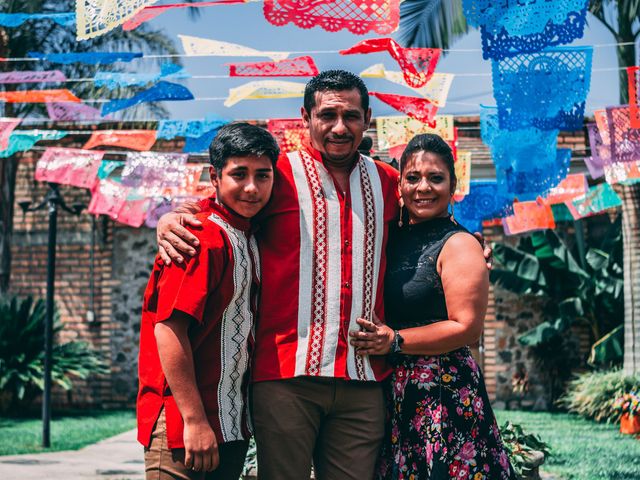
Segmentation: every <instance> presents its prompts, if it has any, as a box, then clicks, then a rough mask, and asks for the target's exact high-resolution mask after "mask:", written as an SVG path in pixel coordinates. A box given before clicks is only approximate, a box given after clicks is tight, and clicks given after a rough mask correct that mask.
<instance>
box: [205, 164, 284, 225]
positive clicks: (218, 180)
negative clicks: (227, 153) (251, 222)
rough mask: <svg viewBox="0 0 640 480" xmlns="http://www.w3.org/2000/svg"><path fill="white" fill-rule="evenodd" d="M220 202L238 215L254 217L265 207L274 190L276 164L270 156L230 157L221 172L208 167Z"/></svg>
mask: <svg viewBox="0 0 640 480" xmlns="http://www.w3.org/2000/svg"><path fill="white" fill-rule="evenodd" d="M209 173H210V174H211V183H212V184H213V186H214V187H215V188H216V196H217V199H218V201H219V202H220V203H222V204H224V205H225V206H226V207H227V208H230V209H231V210H233V211H234V212H236V213H237V214H238V215H240V216H242V217H245V218H251V217H253V216H255V215H256V214H257V213H258V212H259V211H260V210H261V209H262V207H264V206H265V205H266V204H267V202H268V201H269V198H270V197H271V190H272V189H273V165H272V164H271V160H269V157H266V156H264V155H262V156H260V157H255V156H250V157H230V158H228V159H227V163H226V165H225V166H224V168H223V169H222V170H221V171H220V172H219V174H218V172H216V169H215V168H213V167H210V168H209Z"/></svg>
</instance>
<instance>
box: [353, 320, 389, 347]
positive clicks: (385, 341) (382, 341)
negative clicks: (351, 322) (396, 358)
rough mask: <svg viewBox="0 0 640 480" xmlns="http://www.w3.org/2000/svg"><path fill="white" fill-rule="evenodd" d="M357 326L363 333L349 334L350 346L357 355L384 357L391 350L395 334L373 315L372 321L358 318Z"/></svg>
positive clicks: (354, 332)
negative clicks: (354, 349)
mask: <svg viewBox="0 0 640 480" xmlns="http://www.w3.org/2000/svg"><path fill="white" fill-rule="evenodd" d="M356 321H357V322H358V325H360V327H362V328H363V329H364V331H352V332H349V336H350V337H351V340H350V342H351V345H353V346H354V347H355V348H356V354H358V355H363V356H364V355H386V354H387V353H389V350H390V349H391V344H392V343H393V337H394V336H395V332H394V331H393V330H392V329H391V328H389V327H388V326H386V325H385V324H384V323H382V322H381V321H380V319H379V318H378V317H376V315H375V314H373V321H372V322H370V321H369V320H365V319H364V318H358V319H357V320H356Z"/></svg>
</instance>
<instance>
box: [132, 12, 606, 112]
mask: <svg viewBox="0 0 640 480" xmlns="http://www.w3.org/2000/svg"><path fill="white" fill-rule="evenodd" d="M161 3H164V2H161ZM199 10H200V12H201V15H200V17H199V18H197V19H195V20H194V19H193V18H191V17H190V16H189V14H188V12H187V10H185V9H174V10H170V11H168V12H166V13H164V14H162V15H160V16H159V17H157V18H156V19H154V20H152V21H151V25H152V26H153V27H156V28H159V29H162V30H164V32H165V33H166V34H167V35H169V36H170V37H171V38H174V39H175V40H176V45H177V46H178V49H179V51H180V52H183V50H182V46H181V44H180V41H179V39H178V37H177V35H179V34H184V35H191V36H196V37H202V38H210V39H215V40H220V41H226V42H231V43H237V44H241V45H244V46H247V47H251V48H254V49H258V50H268V51H295V52H296V53H295V54H292V55H290V58H292V57H294V56H300V55H304V54H305V53H306V52H312V51H336V52H337V51H338V50H341V49H345V48H348V47H351V46H352V45H354V44H356V43H357V42H359V41H361V40H363V39H365V38H377V37H380V36H381V35H379V34H376V33H375V32H374V33H373V34H368V35H364V36H360V35H353V34H351V33H349V32H347V31H345V30H342V31H340V32H326V31H324V30H322V29H321V28H320V27H314V28H312V29H308V30H305V29H301V28H298V27H296V26H293V25H291V24H289V25H286V26H284V27H276V26H273V25H271V24H270V23H269V22H267V20H265V18H264V16H263V13H262V3H261V2H255V3H245V4H239V5H222V6H213V7H207V8H201V9H199ZM614 42H615V40H614V38H613V36H612V35H611V33H610V32H608V31H607V30H606V28H605V27H604V26H602V25H601V24H600V23H599V21H598V20H597V19H595V18H594V17H592V16H591V14H589V18H588V26H587V27H586V28H585V34H584V37H583V38H582V39H579V40H576V41H574V42H573V43H572V46H581V45H601V44H611V43H614ZM480 48H481V44H480V32H479V31H478V30H475V29H472V30H470V32H469V33H468V34H467V35H466V36H464V37H462V38H460V39H459V40H457V41H456V42H455V43H454V44H453V45H452V46H451V50H452V51H450V52H448V53H447V54H446V55H445V56H444V57H443V58H441V60H440V62H439V63H438V66H437V68H436V72H441V73H453V74H456V75H457V76H456V77H455V78H454V80H453V84H452V86H451V90H450V91H449V97H448V101H447V105H446V106H445V107H443V108H441V109H440V110H439V113H441V114H454V115H474V114H478V113H479V105H480V104H485V105H494V104H495V101H494V99H493V95H492V87H491V76H490V72H491V62H490V61H485V60H483V59H482V52H481V51H480ZM456 50H474V51H471V52H469V51H456ZM310 55H311V56H312V57H313V58H314V60H315V62H316V65H317V66H318V68H319V69H320V70H326V69H331V68H342V69H346V70H350V71H353V72H355V73H360V72H361V71H362V70H364V69H365V68H367V67H369V66H371V65H373V64H376V63H383V64H384V65H385V68H386V69H388V70H399V68H398V66H397V65H396V63H395V61H394V60H393V59H392V58H391V57H390V56H389V55H388V54H387V53H376V54H368V55H348V56H343V55H339V54H338V53H312V54H310ZM265 60H268V59H267V58H257V57H256V58H251V57H247V58H237V57H191V58H183V59H182V61H183V64H184V66H185V68H186V70H187V71H188V72H189V74H191V75H192V76H193V75H227V74H228V67H226V66H225V64H226V63H229V62H232V61H236V62H241V61H265ZM143 61H146V62H148V63H146V64H144V63H142V62H143ZM140 62H141V63H140V67H141V68H140V70H139V71H143V70H146V71H153V70H155V69H156V68H157V67H156V66H155V65H152V64H150V62H151V61H150V60H141V61H140ZM607 68H608V69H615V68H617V59H616V52H615V48H614V47H600V48H594V54H593V69H594V70H598V69H607ZM470 74H472V75H473V74H484V76H477V75H474V76H468V75H470ZM465 75H467V76H465ZM263 79H264V78H263ZM254 80H262V79H261V78H247V77H241V78H238V77H236V78H221V79H193V78H192V79H189V80H186V81H185V82H184V84H185V85H186V86H187V87H188V88H189V89H190V90H191V91H192V93H193V94H194V96H195V97H196V98H198V97H201V98H202V97H226V96H227V95H228V91H229V88H232V87H236V86H239V85H242V84H244V83H246V82H249V81H254ZM277 80H286V81H295V82H301V83H305V82H306V80H308V79H307V78H305V77H297V78H294V77H288V78H287V77H282V78H277ZM365 81H366V83H367V86H368V88H369V89H370V90H376V91H381V92H385V93H396V94H404V95H412V94H413V92H412V91H411V90H410V89H407V88H404V87H403V86H400V85H397V84H394V83H391V82H388V81H386V80H383V79H370V78H368V79H365ZM616 104H618V72H617V71H615V70H612V71H594V72H593V73H592V77H591V90H590V93H589V96H588V98H587V107H586V112H587V113H590V112H592V111H593V110H594V109H599V108H604V107H606V106H609V105H616ZM165 105H166V106H167V108H168V109H169V111H170V114H171V118H176V119H196V118H203V117H204V116H206V115H209V114H216V115H218V116H221V117H224V118H228V119H231V120H243V119H269V118H299V116H300V106H301V105H302V98H292V99H262V100H244V101H241V102H239V103H237V104H236V105H234V106H232V107H230V108H227V107H225V106H224V105H223V101H222V100H212V101H186V102H167V103H165ZM371 107H372V109H373V115H374V117H375V116H377V115H398V114H399V113H398V112H397V111H395V110H394V109H392V108H391V107H389V106H387V105H386V104H384V103H382V102H380V101H378V100H377V99H375V98H372V99H371Z"/></svg>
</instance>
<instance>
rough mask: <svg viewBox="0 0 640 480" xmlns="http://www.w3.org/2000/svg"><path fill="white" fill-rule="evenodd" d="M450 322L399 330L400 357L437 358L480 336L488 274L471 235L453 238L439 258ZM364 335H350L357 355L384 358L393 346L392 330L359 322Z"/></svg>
mask: <svg viewBox="0 0 640 480" xmlns="http://www.w3.org/2000/svg"><path fill="white" fill-rule="evenodd" d="M437 267H438V273H439V274H440V277H441V279H442V286H443V289H444V295H445V301H446V304H447V312H448V314H449V318H448V319H446V320H442V321H440V322H436V323H433V324H430V325H425V326H423V327H415V328H406V329H403V330H400V335H401V336H402V338H403V339H404V343H403V344H402V353H404V354H407V355H439V354H442V353H446V352H450V351H452V350H455V349H457V348H460V347H463V346H465V345H469V344H472V343H474V342H475V341H476V340H478V338H479V337H480V334H481V333H482V326H483V322H484V316H485V313H486V310H487V302H488V294H489V272H488V270H487V265H486V261H485V258H484V255H483V250H482V247H481V246H480V244H479V243H478V241H477V240H476V239H475V238H473V237H472V236H470V235H467V234H464V233H459V234H455V235H453V236H452V237H451V238H450V239H449V240H448V241H447V242H446V243H445V245H444V247H443V249H442V252H440V256H439V257H438V265H437ZM358 323H359V324H360V325H361V326H362V327H363V328H364V329H365V330H366V331H365V332H350V335H351V337H352V339H351V344H352V345H354V346H355V347H356V348H357V349H358V350H357V352H358V354H360V355H383V354H386V353H388V352H389V349H390V347H391V343H392V342H393V338H394V332H393V330H392V329H391V328H390V327H388V326H386V325H382V324H380V323H377V322H376V323H374V322H368V321H366V320H363V319H359V320H358Z"/></svg>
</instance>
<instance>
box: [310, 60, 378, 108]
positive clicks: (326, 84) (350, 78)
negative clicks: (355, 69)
mask: <svg viewBox="0 0 640 480" xmlns="http://www.w3.org/2000/svg"><path fill="white" fill-rule="evenodd" d="M354 88H355V89H357V90H358V92H359V93H360V103H361V104H362V109H363V110H364V113H365V114H366V113H367V110H369V91H368V90H367V86H366V85H365V84H364V82H363V81H362V79H361V78H360V77H359V76H358V75H356V74H354V73H351V72H347V71H346V70H326V71H324V72H321V73H320V74H319V75H316V76H315V77H313V78H312V79H311V80H309V83H307V86H306V87H305V89H304V109H305V110H306V111H307V113H308V114H309V115H311V109H312V108H313V107H315V106H316V92H327V91H335V92H343V91H345V90H353V89H354Z"/></svg>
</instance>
